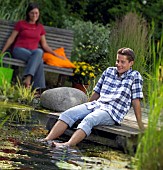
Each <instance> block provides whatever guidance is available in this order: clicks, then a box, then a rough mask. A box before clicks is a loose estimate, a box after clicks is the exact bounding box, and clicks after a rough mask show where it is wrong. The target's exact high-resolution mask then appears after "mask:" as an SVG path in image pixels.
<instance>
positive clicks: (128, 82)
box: [86, 67, 143, 123]
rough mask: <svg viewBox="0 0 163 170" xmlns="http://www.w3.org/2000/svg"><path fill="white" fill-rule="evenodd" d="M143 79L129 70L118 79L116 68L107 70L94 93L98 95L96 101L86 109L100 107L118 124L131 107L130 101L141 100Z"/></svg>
mask: <svg viewBox="0 0 163 170" xmlns="http://www.w3.org/2000/svg"><path fill="white" fill-rule="evenodd" d="M142 85H143V79H142V76H141V75H140V73H139V72H138V71H134V70H132V69H129V70H128V71H127V72H125V73H124V74H122V76H120V77H118V72H117V68H116V67H109V68H107V69H106V70H105V71H104V72H103V74H102V76H101V78H100V79H99V81H98V82H97V84H96V86H95V88H94V91H95V92H97V93H98V94H100V97H99V99H98V100H97V101H92V102H88V103H86V105H87V108H88V109H92V108H95V107H97V106H100V108H101V109H102V110H106V111H107V112H108V113H109V114H110V115H111V117H112V118H113V119H114V121H115V122H117V123H120V122H121V121H122V120H123V118H124V116H125V115H126V114H127V112H128V111H129V109H130V107H131V101H132V99H136V98H140V99H141V98H143V92H142Z"/></svg>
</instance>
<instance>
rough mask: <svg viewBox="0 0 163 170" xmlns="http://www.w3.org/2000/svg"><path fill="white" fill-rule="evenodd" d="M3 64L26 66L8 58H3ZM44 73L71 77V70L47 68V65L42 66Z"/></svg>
mask: <svg viewBox="0 0 163 170" xmlns="http://www.w3.org/2000/svg"><path fill="white" fill-rule="evenodd" d="M3 62H4V63H5V64H10V65H15V66H19V67H25V66H26V64H25V62H24V61H22V60H18V59H13V58H8V57H4V59H3ZM44 71H47V72H52V73H58V74H64V75H69V76H72V75H73V69H69V68H61V67H55V66H49V65H47V64H44Z"/></svg>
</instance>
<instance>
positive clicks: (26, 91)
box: [15, 79, 36, 104]
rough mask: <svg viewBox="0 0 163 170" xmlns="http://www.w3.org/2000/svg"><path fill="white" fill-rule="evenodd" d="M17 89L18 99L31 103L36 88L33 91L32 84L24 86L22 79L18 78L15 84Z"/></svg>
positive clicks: (21, 101)
mask: <svg viewBox="0 0 163 170" xmlns="http://www.w3.org/2000/svg"><path fill="white" fill-rule="evenodd" d="M15 88H16V90H17V99H18V101H19V102H20V103H24V104H31V103H32V100H33V99H34V96H35V92H36V89H35V90H33V91H32V86H30V87H29V88H26V87H25V86H22V85H21V83H20V80H19V79H17V84H16V85H15Z"/></svg>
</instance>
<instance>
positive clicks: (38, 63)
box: [12, 47, 45, 88]
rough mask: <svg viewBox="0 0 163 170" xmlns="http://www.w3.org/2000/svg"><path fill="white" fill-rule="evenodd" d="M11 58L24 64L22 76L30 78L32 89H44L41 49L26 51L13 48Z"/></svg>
mask: <svg viewBox="0 0 163 170" xmlns="http://www.w3.org/2000/svg"><path fill="white" fill-rule="evenodd" d="M12 54H13V57H14V58H16V59H20V60H23V61H25V62H26V64H27V65H26V68H25V70H24V76H29V75H31V76H32V79H33V82H34V84H33V88H45V76H44V70H43V60H42V54H43V51H42V50H41V49H36V50H28V49H25V48H19V47H16V48H14V50H13V52H12Z"/></svg>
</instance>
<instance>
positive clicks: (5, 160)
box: [0, 103, 131, 170]
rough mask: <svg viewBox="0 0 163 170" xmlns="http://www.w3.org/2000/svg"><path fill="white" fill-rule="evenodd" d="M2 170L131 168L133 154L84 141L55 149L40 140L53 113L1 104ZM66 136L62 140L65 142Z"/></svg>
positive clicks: (0, 151)
mask: <svg viewBox="0 0 163 170" xmlns="http://www.w3.org/2000/svg"><path fill="white" fill-rule="evenodd" d="M0 105H1V106H0V169H26V170H27V169H28V170H30V169H43V170H44V169H45V170H50V169H70V170H75V169H93V170H96V169H97V170H100V169H102V170H105V169H109V170H117V169H118V170H122V169H123V170H125V169H130V168H131V166H130V160H131V157H130V156H129V155H126V154H123V153H122V152H121V151H114V150H111V149H110V148H109V147H106V146H101V145H97V144H94V143H90V142H89V143H88V142H86V141H84V142H81V143H80V144H79V145H78V147H72V148H68V147H66V148H55V147H52V146H51V145H50V142H48V143H41V142H38V139H40V138H43V137H45V136H46V134H47V133H48V130H47V129H46V126H47V122H49V119H50V117H49V115H48V114H45V113H41V112H38V111H35V110H33V109H31V108H28V107H25V106H21V107H20V106H16V107H15V106H12V105H11V106H9V105H6V104H2V103H0ZM66 139H67V136H64V135H63V136H62V137H61V138H59V141H64V140H66Z"/></svg>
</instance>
